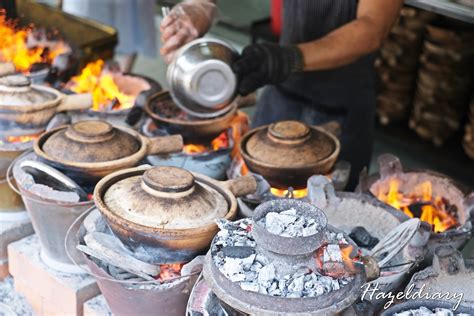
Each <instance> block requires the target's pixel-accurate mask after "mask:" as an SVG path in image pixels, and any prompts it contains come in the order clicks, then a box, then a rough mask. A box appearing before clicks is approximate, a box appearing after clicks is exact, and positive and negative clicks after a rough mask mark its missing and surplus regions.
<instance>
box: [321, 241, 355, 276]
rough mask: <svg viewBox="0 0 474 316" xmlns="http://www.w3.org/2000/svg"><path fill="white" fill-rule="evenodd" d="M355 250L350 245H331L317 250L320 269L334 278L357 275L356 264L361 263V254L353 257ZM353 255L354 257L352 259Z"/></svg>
mask: <svg viewBox="0 0 474 316" xmlns="http://www.w3.org/2000/svg"><path fill="white" fill-rule="evenodd" d="M353 251H354V248H353V247H352V246H351V245H350V244H346V243H340V244H329V245H325V246H322V247H321V248H319V249H318V250H316V263H317V266H318V269H319V270H320V271H321V272H322V273H323V274H324V275H328V276H331V277H333V278H341V277H344V276H350V275H354V274H356V273H357V269H356V266H355V263H356V262H360V253H356V255H353ZM351 255H353V256H352V257H351Z"/></svg>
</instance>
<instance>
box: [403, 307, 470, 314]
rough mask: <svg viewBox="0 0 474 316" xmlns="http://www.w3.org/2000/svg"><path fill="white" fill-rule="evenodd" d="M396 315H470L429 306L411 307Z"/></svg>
mask: <svg viewBox="0 0 474 316" xmlns="http://www.w3.org/2000/svg"><path fill="white" fill-rule="evenodd" d="M394 316H469V314H465V313H454V312H452V311H451V310H449V309H446V308H435V309H434V310H431V309H429V308H427V307H424V306H422V307H420V308H418V309H410V310H408V311H404V312H401V313H396V314H394Z"/></svg>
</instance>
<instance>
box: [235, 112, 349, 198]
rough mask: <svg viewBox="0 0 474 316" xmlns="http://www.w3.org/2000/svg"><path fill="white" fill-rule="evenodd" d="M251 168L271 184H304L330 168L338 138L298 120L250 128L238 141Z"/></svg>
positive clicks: (302, 185) (297, 185) (336, 148)
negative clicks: (313, 176) (311, 177)
mask: <svg viewBox="0 0 474 316" xmlns="http://www.w3.org/2000/svg"><path fill="white" fill-rule="evenodd" d="M240 149H241V153H242V157H243V158H244V160H245V163H246V165H247V167H248V168H249V169H250V171H252V172H254V173H257V174H260V175H262V176H263V177H264V178H265V179H266V180H267V181H268V183H270V185H271V186H272V187H276V188H281V189H287V188H288V187H289V186H292V187H293V188H295V189H301V188H304V187H306V182H307V180H308V178H309V177H310V176H312V175H315V174H327V173H328V172H329V171H331V169H332V167H333V165H334V163H335V162H336V159H337V157H338V155H339V150H340V144H339V140H338V139H337V138H336V137H335V136H334V135H333V134H331V133H330V132H328V131H326V130H325V129H323V128H321V127H317V126H308V125H306V124H304V123H302V122H298V121H281V122H277V123H273V124H270V125H266V126H262V127H258V128H256V129H253V130H251V131H249V132H248V133H247V134H246V135H245V136H244V137H243V138H242V141H241V143H240Z"/></svg>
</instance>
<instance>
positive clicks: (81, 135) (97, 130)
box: [34, 120, 183, 183]
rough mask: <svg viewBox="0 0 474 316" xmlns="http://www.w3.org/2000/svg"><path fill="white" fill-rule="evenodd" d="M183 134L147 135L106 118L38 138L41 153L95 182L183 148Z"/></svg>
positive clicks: (52, 162)
mask: <svg viewBox="0 0 474 316" xmlns="http://www.w3.org/2000/svg"><path fill="white" fill-rule="evenodd" d="M182 147H183V139H182V137H181V135H172V136H165V137H154V138H147V137H144V136H142V135H140V134H139V133H137V132H136V131H134V130H132V129H130V128H126V127H118V126H115V127H114V126H113V125H111V124H109V123H107V122H104V121H98V120H93V121H81V122H77V123H74V124H72V125H66V126H61V127H58V128H55V129H52V130H50V131H48V132H46V133H44V134H43V135H41V136H40V138H39V139H38V140H37V141H36V142H35V144H34V150H35V153H36V154H37V155H38V157H39V158H40V159H41V160H43V161H44V162H46V163H48V164H49V165H51V166H53V167H56V168H58V169H60V170H61V171H62V172H64V173H65V174H68V175H70V176H71V177H72V178H74V179H75V180H76V181H78V182H80V183H94V182H95V181H98V180H99V179H100V178H102V177H104V176H106V175H108V174H110V173H112V172H114V171H117V170H120V169H124V168H130V167H134V166H136V165H137V164H138V163H139V162H140V161H141V160H142V159H143V158H144V157H145V156H147V155H151V154H169V153H174V152H180V151H181V150H182Z"/></svg>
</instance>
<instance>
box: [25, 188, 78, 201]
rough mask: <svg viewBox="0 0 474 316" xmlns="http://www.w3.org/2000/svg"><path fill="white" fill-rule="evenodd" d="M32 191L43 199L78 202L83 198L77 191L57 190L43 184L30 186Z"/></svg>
mask: <svg viewBox="0 0 474 316" xmlns="http://www.w3.org/2000/svg"><path fill="white" fill-rule="evenodd" d="M30 192H31V193H33V194H35V195H37V196H39V197H41V198H43V199H48V200H54V201H61V202H66V203H77V202H79V201H80V199H81V198H80V197H79V195H78V194H77V193H76V192H61V191H56V190H53V189H52V188H50V187H48V186H46V185H42V184H34V185H33V186H32V187H31V188H30Z"/></svg>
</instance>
